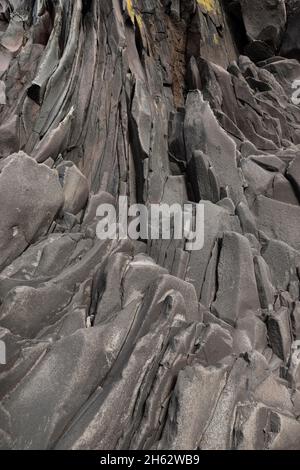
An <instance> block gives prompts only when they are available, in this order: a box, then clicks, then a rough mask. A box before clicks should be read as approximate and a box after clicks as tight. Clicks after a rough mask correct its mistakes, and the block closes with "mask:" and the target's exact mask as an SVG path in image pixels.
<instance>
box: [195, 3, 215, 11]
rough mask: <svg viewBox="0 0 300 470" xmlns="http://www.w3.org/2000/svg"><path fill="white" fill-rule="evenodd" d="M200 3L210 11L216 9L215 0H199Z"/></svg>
mask: <svg viewBox="0 0 300 470" xmlns="http://www.w3.org/2000/svg"><path fill="white" fill-rule="evenodd" d="M197 2H198V3H199V5H200V6H201V7H203V8H204V9H205V10H206V11H207V12H208V13H210V12H211V11H214V10H215V9H216V4H215V0H197Z"/></svg>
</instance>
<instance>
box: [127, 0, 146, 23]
mask: <svg viewBox="0 0 300 470" xmlns="http://www.w3.org/2000/svg"><path fill="white" fill-rule="evenodd" d="M126 1H127V12H128V15H129V17H130V19H131V21H132V23H133V24H134V20H135V19H136V22H137V24H138V27H139V28H140V30H141V29H142V27H143V20H142V17H141V15H140V14H139V13H136V12H135V8H134V6H133V3H132V0H126Z"/></svg>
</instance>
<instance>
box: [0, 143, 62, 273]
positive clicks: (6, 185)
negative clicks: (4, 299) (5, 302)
mask: <svg viewBox="0 0 300 470" xmlns="http://www.w3.org/2000/svg"><path fill="white" fill-rule="evenodd" d="M0 200H1V206H0V269H1V268H3V267H4V266H6V265H8V264H9V263H10V262H11V261H13V260H14V259H15V258H16V257H17V256H18V255H20V254H21V253H22V252H23V251H24V250H25V248H27V246H28V245H29V244H30V243H32V242H34V241H36V240H37V239H38V238H39V237H41V236H42V235H45V234H46V233H47V231H48V229H49V227H50V225H51V223H52V221H53V219H54V218H55V216H56V215H57V213H58V212H59V210H60V209H61V207H62V205H63V203H64V197H63V191H62V189H61V186H60V184H59V180H58V174H57V172H56V171H53V170H51V169H50V168H48V167H47V166H46V165H39V164H38V163H37V162H36V161H35V160H34V159H32V158H31V157H29V156H28V155H25V154H24V153H23V152H20V153H18V154H15V155H11V156H10V157H8V158H6V159H5V160H4V161H1V164H0Z"/></svg>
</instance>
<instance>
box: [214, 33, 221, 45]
mask: <svg viewBox="0 0 300 470" xmlns="http://www.w3.org/2000/svg"><path fill="white" fill-rule="evenodd" d="M213 41H214V44H215V45H216V46H218V45H219V44H220V41H219V36H218V35H217V34H214V37H213Z"/></svg>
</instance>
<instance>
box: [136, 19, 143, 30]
mask: <svg viewBox="0 0 300 470" xmlns="http://www.w3.org/2000/svg"><path fill="white" fill-rule="evenodd" d="M135 18H136V22H137V24H138V26H139V28H140V30H141V29H142V27H143V20H142V17H141V15H136V16H135Z"/></svg>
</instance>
